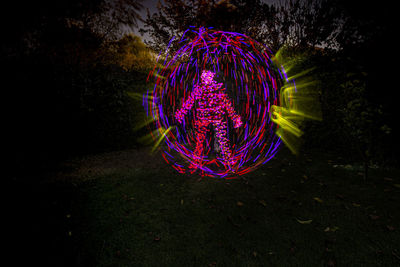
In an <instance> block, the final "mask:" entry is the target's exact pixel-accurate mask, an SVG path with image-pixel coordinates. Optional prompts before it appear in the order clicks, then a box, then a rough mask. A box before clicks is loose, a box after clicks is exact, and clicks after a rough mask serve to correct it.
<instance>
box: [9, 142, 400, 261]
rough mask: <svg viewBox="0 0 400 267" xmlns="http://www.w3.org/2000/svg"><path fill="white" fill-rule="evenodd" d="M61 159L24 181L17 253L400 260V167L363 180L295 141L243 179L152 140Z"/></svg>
mask: <svg viewBox="0 0 400 267" xmlns="http://www.w3.org/2000/svg"><path fill="white" fill-rule="evenodd" d="M60 168H61V169H56V170H53V171H52V172H50V173H48V174H47V175H46V176H45V178H46V179H43V182H42V183H40V184H34V183H32V184H30V185H21V184H18V183H15V184H14V188H18V190H17V191H18V192H19V194H20V198H19V200H18V196H16V197H15V199H14V203H15V208H14V209H13V210H14V213H15V214H14V215H12V216H14V218H15V219H16V220H18V223H17V224H16V225H15V226H14V227H15V229H16V230H15V235H14V237H15V238H13V240H14V242H13V244H12V246H11V248H12V249H13V250H14V253H15V255H16V256H15V262H16V263H17V262H18V261H19V260H27V259H26V258H24V256H21V257H18V255H29V257H30V258H28V260H27V261H29V262H34V261H39V262H41V263H42V265H41V266H43V265H49V266H185V267H186V266H400V245H399V244H400V212H399V211H400V179H399V178H400V177H399V174H400V172H399V171H398V170H381V169H378V168H377V169H372V170H371V172H370V178H369V179H368V180H367V181H364V180H363V176H362V173H360V169H361V168H358V166H357V165H349V164H348V162H346V159H343V158H338V157H334V156H331V155H329V154H327V153H321V152H315V153H309V154H306V155H304V154H302V155H300V156H298V157H296V156H294V155H291V154H290V152H288V151H287V150H286V149H282V150H281V151H280V152H279V153H278V154H277V157H276V158H275V159H274V160H272V161H271V162H270V163H268V164H266V165H264V166H263V167H262V168H260V169H258V170H257V171H255V172H252V173H250V174H248V175H245V176H242V177H241V178H240V179H235V180H219V179H210V178H206V179H199V177H197V176H187V175H181V174H178V173H176V172H175V171H174V170H173V169H172V168H170V167H169V166H168V165H167V164H166V163H164V162H163V160H162V158H161V156H160V155H157V154H156V155H153V156H152V155H150V154H149V153H148V151H147V150H146V149H142V150H132V151H121V152H113V153H107V154H101V155H93V156H88V157H85V158H80V159H74V160H70V161H66V162H64V163H63V165H62V166H60ZM13 229H14V228H13ZM14 248H15V249H17V251H15V249H14ZM27 250H31V252H30V253H25V252H26V251H27ZM13 255H14V254H13Z"/></svg>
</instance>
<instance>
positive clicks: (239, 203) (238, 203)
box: [236, 201, 244, 207]
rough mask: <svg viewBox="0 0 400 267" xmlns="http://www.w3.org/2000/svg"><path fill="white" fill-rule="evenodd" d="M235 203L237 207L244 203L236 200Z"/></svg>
mask: <svg viewBox="0 0 400 267" xmlns="http://www.w3.org/2000/svg"><path fill="white" fill-rule="evenodd" d="M236 205H238V206H239V207H242V206H243V205H244V204H243V202H240V201H238V202H237V203H236Z"/></svg>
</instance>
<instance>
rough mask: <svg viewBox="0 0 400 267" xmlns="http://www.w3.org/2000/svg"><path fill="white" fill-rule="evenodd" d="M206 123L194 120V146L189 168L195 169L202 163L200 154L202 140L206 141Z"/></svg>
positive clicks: (202, 147)
mask: <svg viewBox="0 0 400 267" xmlns="http://www.w3.org/2000/svg"><path fill="white" fill-rule="evenodd" d="M207 125H208V123H205V122H203V121H201V120H196V122H195V127H196V148H195V149H194V153H193V156H194V158H193V162H192V164H191V166H190V168H193V169H196V168H199V167H200V166H201V163H202V156H203V152H204V142H205V141H206V136H207V132H208V128H207Z"/></svg>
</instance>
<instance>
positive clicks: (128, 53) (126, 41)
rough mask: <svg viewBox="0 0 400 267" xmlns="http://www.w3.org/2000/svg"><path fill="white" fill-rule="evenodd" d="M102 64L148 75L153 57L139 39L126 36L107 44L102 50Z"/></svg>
mask: <svg viewBox="0 0 400 267" xmlns="http://www.w3.org/2000/svg"><path fill="white" fill-rule="evenodd" d="M102 53H103V62H104V63H105V64H114V65H118V66H120V67H122V68H123V69H124V70H126V71H130V70H134V71H138V72H143V73H146V72H147V73H148V72H149V71H150V69H152V68H153V67H154V64H155V55H154V54H153V53H152V52H151V51H150V50H149V49H148V48H147V47H146V45H145V44H144V43H143V42H142V40H141V39H140V37H138V36H135V35H133V34H126V35H124V36H123V37H122V38H121V39H119V40H117V41H115V42H110V43H108V44H107V45H106V46H105V47H104V48H103V50H102Z"/></svg>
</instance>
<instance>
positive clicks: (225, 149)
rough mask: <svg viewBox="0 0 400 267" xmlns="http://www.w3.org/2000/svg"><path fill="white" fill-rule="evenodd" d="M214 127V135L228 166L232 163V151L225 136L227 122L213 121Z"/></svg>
mask: <svg viewBox="0 0 400 267" xmlns="http://www.w3.org/2000/svg"><path fill="white" fill-rule="evenodd" d="M214 128H215V130H216V137H217V140H218V143H219V146H220V148H221V152H222V158H223V159H224V161H225V165H226V166H228V167H229V168H231V167H232V165H234V162H233V158H232V151H231V149H230V142H229V139H228V137H227V128H228V124H227V122H226V121H218V122H216V123H214Z"/></svg>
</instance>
